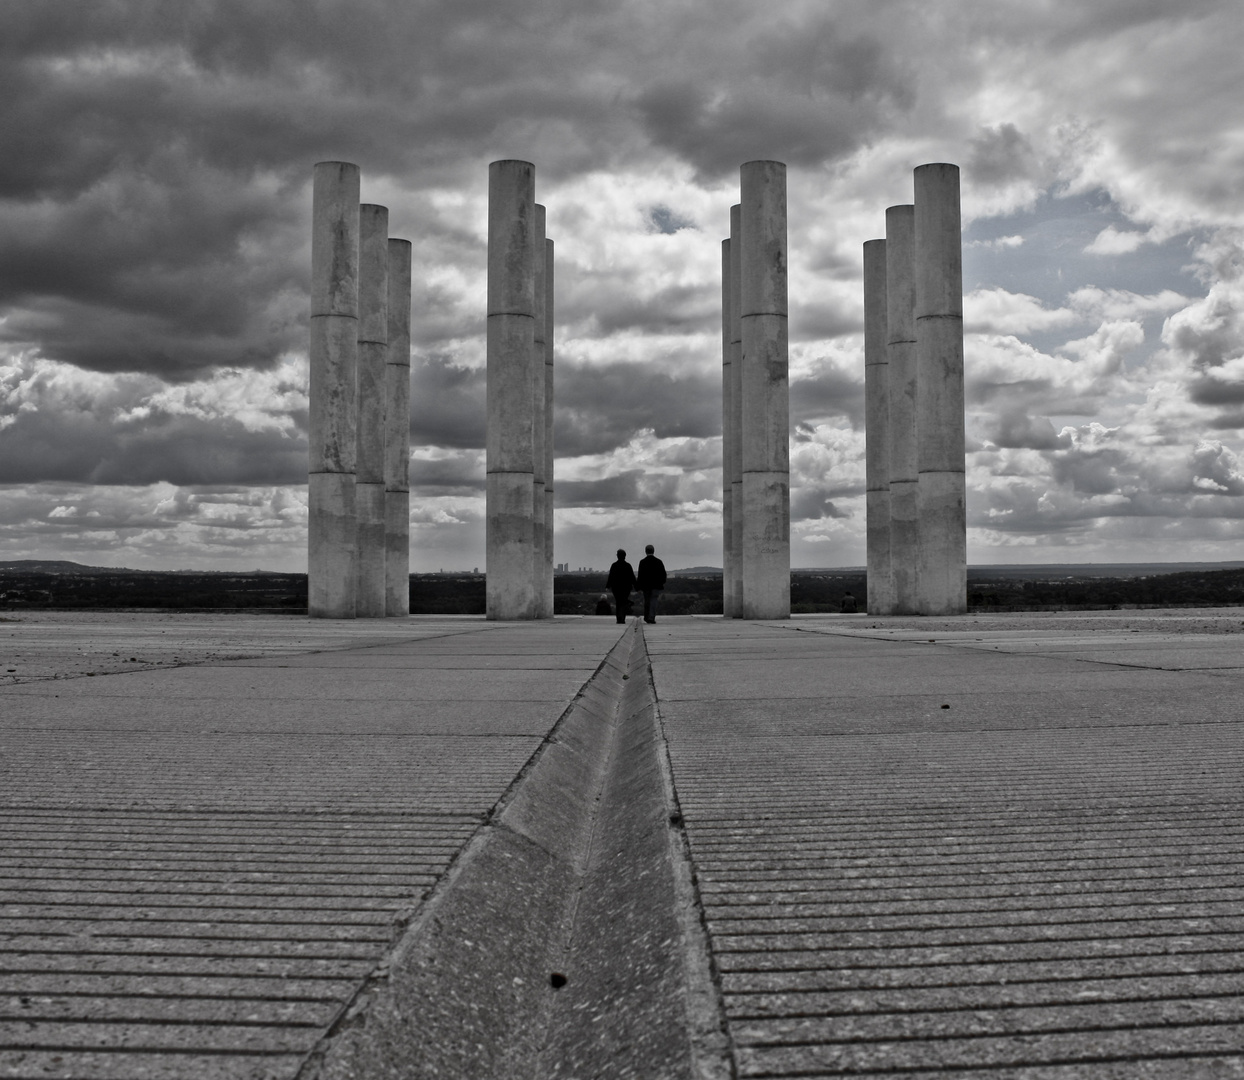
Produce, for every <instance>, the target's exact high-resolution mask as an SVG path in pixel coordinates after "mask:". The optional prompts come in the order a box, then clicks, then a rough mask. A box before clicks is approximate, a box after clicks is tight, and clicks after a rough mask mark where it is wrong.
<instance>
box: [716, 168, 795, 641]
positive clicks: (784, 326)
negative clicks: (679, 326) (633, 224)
mask: <svg viewBox="0 0 1244 1080" xmlns="http://www.w3.org/2000/svg"><path fill="white" fill-rule="evenodd" d="M739 178H740V188H741V199H740V203H739V207H740V210H739V221H740V233H741V235H740V249H739V266H740V280H741V285H740V291H739V323H740V327H741V336H742V361H741V367H742V380H741V384H740V385H741V391H740V392H741V394H742V399H743V400H742V410H741V424H740V437H739V442H740V446H741V448H742V479H743V486H742V501H741V503H736V504H735V512H736V513H738V512H740V509H741V512H742V515H743V536H742V545H741V547H740V549H739V558H740V562H741V564H742V569H743V591H742V611H741V613H742V617H743V618H745V619H783V618H786V617H787V616H789V615H790V431H789V427H790V381H789V357H788V353H789V342H788V334H789V328H788V320H787V295H786V294H787V250H786V247H787V244H786V166H785V165H784V164H782V163H781V162H780V161H749V162H746V163H745V164H744V165H743V166H742V167H741V168H740V170H739ZM731 246H732V247H733V245H731Z"/></svg>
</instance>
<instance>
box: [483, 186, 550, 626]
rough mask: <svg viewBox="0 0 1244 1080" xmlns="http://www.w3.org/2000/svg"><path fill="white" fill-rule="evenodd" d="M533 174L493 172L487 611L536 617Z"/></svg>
mask: <svg viewBox="0 0 1244 1080" xmlns="http://www.w3.org/2000/svg"><path fill="white" fill-rule="evenodd" d="M535 245H536V209H535V168H534V166H533V165H532V164H531V163H530V162H528V161H494V162H492V163H491V164H490V165H489V166H488V328H487V336H488V341H487V351H488V373H487V375H488V379H487V381H488V429H487V447H486V450H485V454H486V458H487V465H486V468H487V489H486V491H485V499H486V505H487V523H486V545H487V553H486V555H487V563H488V575H487V578H488V580H487V609H488V618H490V619H533V618H536V617H538V614H539V611H538V598H537V596H536V591H535V580H534V573H533V571H534V566H535V560H534V556H533V550H534V549H533V545H534V542H535V532H534V528H535V526H534V518H533V513H534V510H535V503H534V481H533V477H534V475H535V462H534V458H533V454H534V451H535V440H534V433H533V429H532V424H533V420H534V414H533V411H532V404H533V396H532V395H533V389H534V377H533V375H532V365H533V363H534V361H535V334H536V331H535V322H536V320H535V303H536V301H535V250H536V248H535Z"/></svg>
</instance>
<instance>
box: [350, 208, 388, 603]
mask: <svg viewBox="0 0 1244 1080" xmlns="http://www.w3.org/2000/svg"><path fill="white" fill-rule="evenodd" d="M358 327H359V330H358V333H359V355H358V381H357V397H356V400H355V405H356V408H357V410H358V421H357V425H356V428H355V437H356V443H355V445H356V446H357V452H356V453H357V470H356V474H355V484H354V499H355V512H356V514H357V515H358V592H357V593H356V594H355V613H356V614H357V615H358V617H359V618H360V619H383V618H384V609H385V604H384V581H385V578H384V442H385V418H384V369H385V361H386V359H387V354H388V346H389V209H388V207H386V206H374V205H372V204H371V203H364V204H363V205H362V206H360V207H359V321H358Z"/></svg>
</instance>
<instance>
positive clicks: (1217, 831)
mask: <svg viewBox="0 0 1244 1080" xmlns="http://www.w3.org/2000/svg"><path fill="white" fill-rule="evenodd" d="M1241 621H1242V620H1241V618H1240V612H1238V611H1232V612H1229V613H1223V612H1216V613H1203V614H1202V616H1198V617H1195V618H1194V617H1192V616H1190V615H1188V614H1187V613H1179V614H1177V615H1172V616H1168V617H1161V616H1145V617H1137V616H1135V615H1134V614H1133V613H1119V614H1118V615H1117V616H1111V615H1107V614H1103V613H1086V616H1084V617H1071V616H1069V617H1066V618H1062V619H1058V620H1042V619H1037V620H1022V619H1016V618H1014V617H1010V618H1007V617H1002V618H999V619H994V620H990V619H986V618H981V619H972V618H966V619H959V620H909V621H907V622H903V621H901V620H894V619H890V620H869V619H867V617H857V618H835V617H820V618H818V617H808V618H796V619H794V620H791V621H790V622H786V623H773V624H757V623H752V624H743V623H739V622H725V623H723V622H722V621H720V620H711V619H695V620H690V619H688V620H679V619H662V620H660V621H659V622H658V624H657V625H656V626H653V627H646V628H645V636H646V639H647V642H648V647H649V652H650V655H651V658H652V664H653V674H654V679H655V684H656V689H657V694H658V700H659V703H660V710H661V714H662V718H663V722H664V726H665V733H666V737H667V739H668V740H669V744H670V754H671V760H672V764H673V769H674V781H675V784H676V785H677V789H678V795H679V798H680V801H681V805H682V810H683V814H684V817H685V820H686V824H687V829H688V834H689V838H690V842H691V849H692V854H693V857H694V858H695V860H696V864H697V868H698V874H699V887H700V890H701V896H702V900H703V903H704V906H705V910H706V916H707V925H708V929H709V932H710V935H711V942H712V947H713V950H714V955H715V958H716V963H717V967H718V970H719V972H720V978H721V986H722V989H723V992H724V1004H725V1010H726V1014H727V1018H728V1027H729V1031H730V1035H731V1038H732V1040H733V1042H734V1046H735V1052H736V1056H737V1061H738V1065H739V1069H740V1075H741V1076H744V1077H833V1076H874V1077H884V1076H895V1077H897V1076H903V1077H934V1076H960V1075H970V1076H974V1077H977V1076H979V1077H1010V1078H1018V1077H1024V1078H1030V1077H1040V1078H1053V1077H1062V1078H1071V1077H1077V1078H1078V1077H1085V1078H1088V1077H1093V1078H1101V1077H1107V1078H1113V1077H1179V1078H1185V1077H1241V1076H1244V835H1242V834H1244V814H1242V813H1241V811H1242V810H1244V793H1242V792H1244V722H1242V720H1244V707H1242V706H1241V690H1244V643H1242V639H1241V638H1240V637H1239V636H1238V628H1239V626H1240V625H1241ZM1138 626H1139V632H1133V631H1136V630H1137V627H1138ZM1229 635H1230V636H1229ZM930 639H933V640H930Z"/></svg>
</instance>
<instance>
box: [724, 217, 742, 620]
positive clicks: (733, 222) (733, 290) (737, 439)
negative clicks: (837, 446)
mask: <svg viewBox="0 0 1244 1080" xmlns="http://www.w3.org/2000/svg"><path fill="white" fill-rule="evenodd" d="M739 212H740V207H739V205H738V204H737V203H736V204H735V205H734V206H732V207H730V515H731V516H730V563H731V571H730V574H731V588H730V594H731V603H732V606H731V608H730V610H729V611H727V612H726V615H727V616H729V617H730V618H732V619H741V618H742V617H743V323H742V320H741V319H740V318H739V311H740V306H739V305H740V303H741V299H740V297H741V293H742V290H743V265H742V255H743V228H742V225H741V224H740V218H739Z"/></svg>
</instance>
